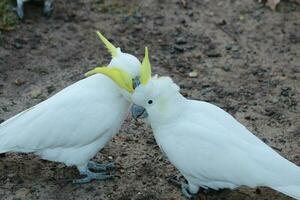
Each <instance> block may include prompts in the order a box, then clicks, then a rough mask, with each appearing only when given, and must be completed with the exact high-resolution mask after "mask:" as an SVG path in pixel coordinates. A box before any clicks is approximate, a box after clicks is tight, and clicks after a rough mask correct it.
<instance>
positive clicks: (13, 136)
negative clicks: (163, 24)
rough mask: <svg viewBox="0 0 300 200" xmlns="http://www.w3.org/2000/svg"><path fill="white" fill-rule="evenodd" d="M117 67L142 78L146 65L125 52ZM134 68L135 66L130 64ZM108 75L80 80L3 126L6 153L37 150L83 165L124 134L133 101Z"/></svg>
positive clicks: (0, 140)
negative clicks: (114, 138)
mask: <svg viewBox="0 0 300 200" xmlns="http://www.w3.org/2000/svg"><path fill="white" fill-rule="evenodd" d="M111 62H112V63H115V64H117V66H115V67H117V68H121V69H123V70H126V69H129V68H130V70H129V71H128V73H129V74H130V75H131V76H132V77H135V76H138V75H139V68H140V65H141V64H140V62H139V61H138V59H137V58H135V57H134V56H132V55H129V54H125V53H122V52H121V51H120V50H119V54H118V56H117V57H115V58H113V59H112V61H111ZM128 65H129V66H128ZM124 94H127V93H125V92H124V91H123V90H122V89H120V88H119V87H118V86H117V84H116V83H115V82H114V81H113V80H111V79H110V78H108V77H107V76H105V75H102V74H95V75H93V76H91V77H88V78H85V79H83V80H80V81H78V82H76V83H74V84H73V85H70V86H69V87H67V88H65V89H63V90H62V91H60V92H58V93H57V94H55V95H54V96H52V97H51V98H49V99H47V100H45V101H43V102H41V103H39V104H38V105H36V106H34V107H32V108H29V109H28V110H25V111H23V112H21V113H19V114H17V115H16V116H14V117H12V118H10V119H8V120H7V121H5V122H3V123H2V124H0V153H3V152H33V153H35V154H37V155H40V156H41V157H42V158H44V159H47V160H51V161H59V162H63V163H65V164H67V165H76V166H77V167H82V166H85V165H86V164H87V162H88V161H89V160H90V159H91V158H92V157H93V156H94V155H95V154H96V153H97V152H98V151H99V150H100V149H102V148H103V147H104V145H105V144H106V143H107V142H108V141H109V140H110V139H111V138H112V137H113V136H114V135H115V134H116V133H117V132H118V131H119V129H120V127H121V125H122V123H123V121H124V120H125V118H126V116H127V115H128V112H129V106H130V102H129V101H128V100H127V98H128V97H126V98H125V96H124Z"/></svg>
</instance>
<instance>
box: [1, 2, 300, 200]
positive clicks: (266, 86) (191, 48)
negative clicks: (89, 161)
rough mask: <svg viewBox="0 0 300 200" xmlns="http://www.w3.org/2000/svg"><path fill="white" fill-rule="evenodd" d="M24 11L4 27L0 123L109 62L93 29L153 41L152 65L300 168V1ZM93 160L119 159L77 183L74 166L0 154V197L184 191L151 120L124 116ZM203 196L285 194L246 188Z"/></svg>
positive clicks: (128, 42)
mask: <svg viewBox="0 0 300 200" xmlns="http://www.w3.org/2000/svg"><path fill="white" fill-rule="evenodd" d="M25 12H26V19H25V20H24V21H23V22H21V23H19V24H18V25H17V26H16V27H15V29H14V30H13V31H9V32H5V33H4V34H3V35H2V36H1V37H2V41H1V46H0V120H1V121H3V120H6V119H8V118H9V117H11V116H13V115H14V114H16V113H18V112H20V111H22V110H24V109H25V108H28V107H31V106H33V105H35V104H37V103H38V102H40V101H42V100H44V99H46V98H48V97H50V96H52V95H53V94H55V93H56V92H58V91H59V90H61V89H62V88H64V87H66V86H68V85H70V84H72V83H74V82H76V81H77V80H80V79H82V78H83V77H84V76H83V74H84V72H86V71H87V70H89V69H92V68H93V67H96V66H100V65H105V64H107V63H108V61H109V58H110V57H109V54H108V53H107V51H106V50H105V49H104V47H103V45H102V44H101V42H100V41H98V38H97V36H96V34H95V32H94V31H95V30H100V31H102V32H103V33H104V34H105V35H106V36H107V37H108V38H109V39H110V40H111V41H113V43H114V44H115V45H117V46H120V47H121V48H122V49H123V51H125V52H129V53H132V54H134V55H137V57H138V58H140V59H142V57H143V53H144V47H145V46H148V47H149V50H150V54H151V62H152V66H153V68H154V73H157V74H160V75H170V76H172V77H173V78H174V80H175V81H176V83H178V84H179V85H180V86H181V88H182V90H181V91H182V93H183V94H184V95H186V96H188V97H189V98H192V99H199V100H204V101H208V102H211V103H214V104H216V105H218V106H220V107H222V108H223V109H225V110H226V111H228V112H229V113H231V114H233V115H234V116H235V117H236V118H237V119H238V120H239V121H240V122H242V123H243V124H244V125H245V126H247V127H248V128H249V129H250V130H251V131H253V133H254V134H256V135H257V136H258V137H259V138H261V139H262V140H263V141H264V142H266V143H267V144H268V145H270V146H272V147H273V148H274V149H275V150H277V151H278V152H279V153H280V154H281V155H283V156H284V157H286V158H287V159H289V160H291V161H293V162H294V163H296V164H298V165H300V105H299V99H300V89H299V88H300V6H299V4H297V3H295V2H292V1H283V2H281V3H280V5H279V7H278V8H277V11H276V12H274V11H271V10H270V9H269V8H267V7H265V6H263V5H262V4H259V3H258V2H256V1H252V0H228V1H218V0H210V1H209V0H203V1H196V0H190V1H184V0H170V1H167V0H161V1H157V0H156V1H155V0H147V1H138V0H133V1H129V0H127V1H117V0H112V1H104V0H78V1H72V0H65V1H63V0H57V1H56V2H55V10H54V13H53V15H52V16H51V17H50V18H49V19H46V18H44V17H42V8H41V7H40V6H39V5H35V4H27V5H26V9H25ZM191 72H192V73H191ZM29 140H30V138H29ZM94 160H95V161H98V162H109V161H112V160H114V161H115V163H116V164H117V169H116V170H115V171H112V172H111V173H112V174H114V175H115V176H116V177H115V178H114V179H113V180H109V181H103V182H95V181H94V182H92V183H90V184H85V185H74V184H72V183H71V180H72V179H74V178H76V177H77V176H78V173H77V171H76V169H75V168H71V167H66V166H64V165H63V164H60V163H54V162H48V161H44V160H41V159H40V158H38V157H36V156H34V155H28V154H14V153H10V154H5V155H1V158H0V199H103V200H106V199H114V200H129V199H134V200H179V199H184V198H183V197H182V196H181V191H180V189H179V188H178V187H176V186H175V185H173V184H171V183H169V182H168V177H170V176H173V175H177V176H179V173H178V171H177V170H176V169H175V168H174V167H173V166H172V165H171V164H170V163H169V162H168V161H167V159H166V158H165V157H164V156H163V155H162V154H161V152H160V150H159V148H158V146H157V145H156V143H155V140H154V138H153V135H152V131H151V129H150V128H149V127H147V126H146V125H145V124H141V123H136V122H134V121H126V123H125V124H124V126H123V128H122V130H121V132H120V133H119V134H118V135H117V136H116V137H115V138H114V139H113V140H112V141H111V142H110V143H109V144H108V145H107V146H106V147H105V148H104V149H103V150H102V151H101V152H99V153H98V154H97V155H96V157H95V158H94ZM238 164H239V163H236V165H238ZM220 167H222V166H220ZM199 199H207V200H213V199H232V200H249V199H256V200H283V199H289V198H288V197H286V196H284V195H282V194H279V193H277V192H275V191H273V190H271V189H267V188H259V189H257V190H256V189H249V188H241V189H238V190H234V191H230V190H222V191H218V192H208V193H207V194H200V195H199Z"/></svg>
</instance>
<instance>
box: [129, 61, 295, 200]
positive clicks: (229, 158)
mask: <svg viewBox="0 0 300 200" xmlns="http://www.w3.org/2000/svg"><path fill="white" fill-rule="evenodd" d="M149 66H150V63H149V62H148V68H149ZM148 71H150V72H151V70H150V69H148ZM149 79H150V76H148V78H147V79H146V80H147V81H146V82H141V84H140V85H139V86H138V87H137V88H136V89H135V91H134V93H133V95H132V101H133V102H134V105H133V106H132V108H131V111H132V116H133V117H134V118H147V121H148V122H149V123H150V124H151V127H152V129H153V132H154V136H155V139H156V141H157V143H158V145H159V147H160V148H161V150H162V151H163V152H164V153H165V154H166V156H167V157H168V159H169V160H170V161H171V163H173V164H174V165H175V167H176V168H177V169H178V170H179V171H180V172H181V173H182V175H183V176H184V177H185V178H186V180H187V182H188V184H185V183H182V192H183V194H184V195H185V196H186V197H188V198H191V197H192V195H193V194H196V193H197V192H198V190H199V188H200V187H201V188H212V189H215V190H218V189H222V188H230V189H234V188H236V187H239V186H249V187H251V188H253V187H258V186H266V187H270V188H273V189H274V190H277V191H279V192H282V193H284V194H286V195H288V196H290V197H293V198H295V199H300V168H299V167H298V166H296V165H295V164H293V163H292V162H290V161H288V160H286V159H285V158H283V157H282V156H280V155H279V154H278V153H277V152H276V151H274V150H273V149H272V148H270V147H269V146H268V145H266V144H265V143H263V142H262V141H261V140H260V139H258V138H257V137H256V136H255V135H253V134H252V133H251V132H250V131H249V130H248V129H247V128H246V127H245V126H243V125H242V124H240V123H239V122H238V121H237V120H236V119H234V118H233V117H232V116H231V115H230V114H228V113H227V112H225V111H224V110H222V109H221V108H219V107H217V106H215V105H213V104H210V103H207V102H203V101H196V100H189V99H186V98H185V97H183V96H182V95H181V94H180V93H179V87H178V86H177V85H176V84H175V83H173V81H172V79H171V78H169V77H160V78H157V77H154V78H152V79H150V80H149ZM148 80H149V81H148Z"/></svg>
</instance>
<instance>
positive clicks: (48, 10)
mask: <svg viewBox="0 0 300 200" xmlns="http://www.w3.org/2000/svg"><path fill="white" fill-rule="evenodd" d="M53 7H54V6H53V0H46V1H45V3H44V15H45V16H46V17H50V15H51V14H52V11H53Z"/></svg>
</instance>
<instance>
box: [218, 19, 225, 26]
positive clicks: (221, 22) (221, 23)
mask: <svg viewBox="0 0 300 200" xmlns="http://www.w3.org/2000/svg"><path fill="white" fill-rule="evenodd" d="M217 24H218V25H219V26H224V25H226V24H227V22H226V20H225V19H221V20H220V21H218V22H217Z"/></svg>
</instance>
